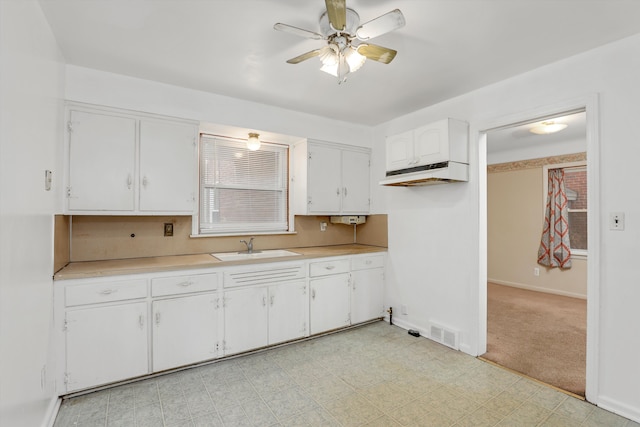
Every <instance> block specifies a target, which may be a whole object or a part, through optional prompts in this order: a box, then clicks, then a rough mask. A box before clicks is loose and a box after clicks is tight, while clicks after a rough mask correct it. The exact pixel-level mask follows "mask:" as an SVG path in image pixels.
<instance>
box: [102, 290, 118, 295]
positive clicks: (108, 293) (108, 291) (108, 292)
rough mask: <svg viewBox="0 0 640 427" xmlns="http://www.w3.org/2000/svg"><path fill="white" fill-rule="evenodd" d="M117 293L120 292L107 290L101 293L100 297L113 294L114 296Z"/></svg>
mask: <svg viewBox="0 0 640 427" xmlns="http://www.w3.org/2000/svg"><path fill="white" fill-rule="evenodd" d="M115 292H118V290H117V289H105V290H103V291H101V292H99V294H100V295H111V294H113V293H115Z"/></svg>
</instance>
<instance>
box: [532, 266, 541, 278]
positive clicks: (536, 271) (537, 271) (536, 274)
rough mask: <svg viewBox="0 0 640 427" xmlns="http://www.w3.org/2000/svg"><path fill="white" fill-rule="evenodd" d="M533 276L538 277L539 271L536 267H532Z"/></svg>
mask: <svg viewBox="0 0 640 427" xmlns="http://www.w3.org/2000/svg"><path fill="white" fill-rule="evenodd" d="M533 275H534V276H539V275H540V269H539V268H538V267H534V268H533Z"/></svg>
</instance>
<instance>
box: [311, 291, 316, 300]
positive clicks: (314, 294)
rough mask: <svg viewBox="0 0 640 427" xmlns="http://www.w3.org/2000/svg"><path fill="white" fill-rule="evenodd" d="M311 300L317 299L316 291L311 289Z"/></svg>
mask: <svg viewBox="0 0 640 427" xmlns="http://www.w3.org/2000/svg"><path fill="white" fill-rule="evenodd" d="M311 299H316V290H315V289H311Z"/></svg>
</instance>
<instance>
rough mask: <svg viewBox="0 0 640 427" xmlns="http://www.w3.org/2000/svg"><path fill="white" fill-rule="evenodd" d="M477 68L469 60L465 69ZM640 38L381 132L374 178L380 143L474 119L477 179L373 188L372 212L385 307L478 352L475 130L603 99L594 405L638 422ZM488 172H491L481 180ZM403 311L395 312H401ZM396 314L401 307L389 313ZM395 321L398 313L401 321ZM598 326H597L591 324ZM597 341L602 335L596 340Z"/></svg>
mask: <svg viewBox="0 0 640 427" xmlns="http://www.w3.org/2000/svg"><path fill="white" fill-rule="evenodd" d="M469 66H473V64H469ZM638 75H640V35H638V36H634V37H631V38H628V39H624V40H622V41H619V42H616V43H614V44H611V45H608V46H605V47H602V48H599V49H596V50H593V51H590V52H587V53H585V54H582V55H579V56H576V57H572V58H568V59H566V60H563V61H561V62H558V63H555V64H552V65H549V66H546V67H543V68H539V69H536V70H533V71H531V72H529V73H526V74H523V75H520V76H517V77H515V78H512V79H508V80H505V81H502V82H500V83H497V84H494V85H491V86H488V87H485V88H483V89H481V90H477V91H474V92H471V93H469V94H466V95H463V96H460V97H457V98H454V99H451V100H448V101H446V102H443V103H441V104H438V105H435V106H433V107H430V108H426V109H423V110H421V111H417V112H414V113H412V114H410V115H407V116H404V117H401V118H398V119H396V120H393V121H391V122H388V123H385V124H382V125H380V126H378V127H377V128H376V129H375V131H374V145H373V149H374V155H373V167H374V171H373V175H374V181H376V182H377V181H378V180H380V179H382V177H383V176H384V136H385V135H390V134H395V133H398V132H401V131H405V130H408V129H411V128H414V127H417V126H419V125H422V124H425V123H429V122H432V121H435V120H438V119H441V118H443V117H453V118H458V119H463V120H466V121H468V122H469V123H470V129H471V132H470V135H471V144H470V159H471V168H470V174H471V179H470V181H469V183H465V184H448V185H441V186H431V187H421V188H409V189H405V188H394V187H392V188H388V187H376V186H374V188H373V189H372V192H373V193H372V199H373V202H374V206H373V208H374V211H375V212H386V213H388V219H389V250H390V267H391V268H390V271H389V273H388V274H387V281H388V288H387V294H386V302H387V304H388V305H390V306H393V307H399V306H400V305H401V304H407V306H408V315H407V316H402V315H400V314H398V316H397V318H398V319H397V321H399V322H405V323H406V324H408V325H412V326H415V327H418V328H422V329H424V328H426V326H427V324H428V322H429V321H430V320H435V321H438V322H440V323H442V324H444V325H445V326H449V327H451V328H455V329H458V330H460V331H461V345H462V349H463V350H464V351H466V352H469V353H471V354H475V353H476V352H477V351H478V349H479V348H480V347H481V345H480V340H479V337H480V332H479V330H478V325H480V327H482V326H483V320H482V319H481V318H480V317H479V315H478V308H477V299H478V294H480V295H482V291H480V290H479V289H481V288H480V287H481V286H484V285H483V281H484V279H483V278H481V277H480V275H481V274H483V273H484V274H486V267H485V268H483V267H480V264H479V260H480V259H483V256H481V254H480V252H479V249H478V247H479V241H480V240H479V239H480V237H479V236H481V233H483V231H482V230H483V227H484V226H485V225H484V224H480V223H479V221H480V218H481V217H482V216H481V214H480V212H479V206H482V205H483V202H482V200H481V199H480V194H481V193H480V186H481V185H484V184H483V178H482V175H481V174H480V170H481V168H482V167H484V166H485V164H484V162H483V160H482V159H483V158H484V152H482V154H481V151H482V150H481V149H480V148H479V145H478V139H479V136H480V134H479V130H481V128H482V127H483V126H486V124H487V123H492V122H496V121H500V120H502V119H503V118H505V117H510V116H514V115H518V114H521V113H523V112H528V111H536V110H539V109H540V108H542V107H544V106H550V105H556V104H560V103H570V100H573V99H577V98H583V97H588V96H589V95H591V94H593V93H598V94H599V100H600V101H599V111H600V123H599V124H600V135H599V138H600V145H599V146H600V149H599V150H600V152H599V156H598V153H596V156H598V159H591V161H599V165H600V177H599V183H600V195H601V196H600V200H592V202H593V206H594V209H596V210H599V213H600V218H601V221H600V225H599V227H600V230H601V231H600V234H601V242H600V246H599V252H600V258H599V259H598V258H596V259H590V261H593V262H596V263H599V266H600V277H599V278H594V279H595V281H596V282H599V293H600V295H599V300H600V301H599V303H600V311H599V314H600V317H599V324H598V325H596V328H595V329H599V333H600V336H599V342H597V343H596V345H597V348H598V351H597V357H596V360H592V363H596V370H597V372H598V377H597V378H596V381H595V382H594V383H597V384H596V385H597V390H595V391H596V395H595V396H591V400H592V401H594V400H595V401H597V403H598V404H599V405H601V406H603V407H605V408H607V409H610V410H613V411H614V412H617V413H620V414H622V415H625V416H627V417H630V418H632V419H634V420H636V421H640V369H638V354H640V334H638V333H637V325H639V324H640V309H638V307H639V305H640V286H639V285H638V283H640V269H638V267H637V264H636V263H637V260H636V258H637V255H638V251H637V249H636V248H637V242H638V241H639V240H640V197H637V188H636V187H637V185H636V183H637V182H638V181H640V168H638V163H637V162H638V159H639V158H640V143H639V141H640V127H638V126H637V121H638V119H637V118H638V117H639V116H640V102H639V100H640V85H639V84H638ZM483 173H484V172H483ZM612 211H616V212H625V214H626V228H625V230H624V231H622V232H621V231H609V229H608V226H607V218H608V214H609V212H612ZM398 312H399V310H398ZM394 314H395V311H394ZM395 318H396V316H394V319H395ZM591 326H593V325H591ZM596 338H597V337H596Z"/></svg>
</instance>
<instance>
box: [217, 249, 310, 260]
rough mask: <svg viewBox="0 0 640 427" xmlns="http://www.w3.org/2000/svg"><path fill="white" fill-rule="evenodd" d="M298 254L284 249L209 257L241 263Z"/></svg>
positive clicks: (228, 253)
mask: <svg viewBox="0 0 640 427" xmlns="http://www.w3.org/2000/svg"><path fill="white" fill-rule="evenodd" d="M298 255H300V254H299V253H296V252H291V251H287V250H285V249H269V250H266V251H253V252H252V253H247V252H223V253H217V254H211V256H213V257H216V258H218V259H219V260H220V261H242V260H248V259H262V258H279V257H283V256H298Z"/></svg>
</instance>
